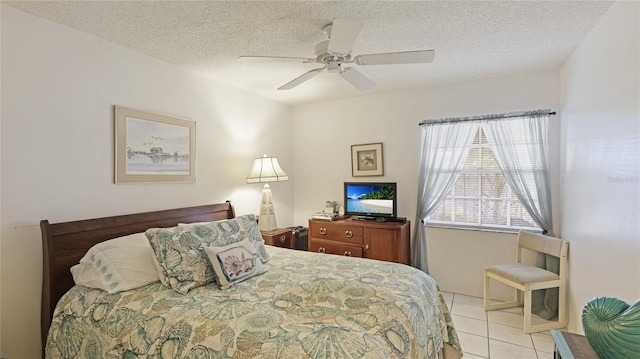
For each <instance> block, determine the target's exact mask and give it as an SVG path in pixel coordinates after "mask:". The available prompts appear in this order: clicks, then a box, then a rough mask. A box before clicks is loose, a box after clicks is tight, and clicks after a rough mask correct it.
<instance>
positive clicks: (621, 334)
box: [582, 297, 640, 359]
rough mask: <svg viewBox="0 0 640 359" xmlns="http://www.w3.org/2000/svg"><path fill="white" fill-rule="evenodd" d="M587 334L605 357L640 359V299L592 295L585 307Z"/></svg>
mask: <svg viewBox="0 0 640 359" xmlns="http://www.w3.org/2000/svg"><path fill="white" fill-rule="evenodd" d="M582 326H583V327H584V334H585V336H586V337H587V340H588V341H589V344H590V345H591V347H592V348H593V350H594V351H595V352H596V353H597V354H598V356H599V357H600V358H602V359H640V300H638V301H636V302H635V303H633V304H632V305H629V304H627V303H626V302H624V301H622V300H620V299H617V298H612V297H596V298H593V299H591V300H590V301H589V302H588V303H587V305H585V306H584V309H583V310H582Z"/></svg>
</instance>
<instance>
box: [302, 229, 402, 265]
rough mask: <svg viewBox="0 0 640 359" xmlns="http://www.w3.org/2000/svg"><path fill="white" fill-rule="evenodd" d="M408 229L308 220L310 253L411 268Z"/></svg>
mask: <svg viewBox="0 0 640 359" xmlns="http://www.w3.org/2000/svg"><path fill="white" fill-rule="evenodd" d="M410 227H411V224H410V222H409V221H406V222H405V223H396V222H375V221H371V222H369V221H353V220H351V219H344V220H338V221H322V220H314V219H310V220H309V251H311V252H318V253H325V254H336V255H344V256H351V257H363V258H370V259H378V260H383V261H388V262H396V263H402V264H410V243H409V239H410Z"/></svg>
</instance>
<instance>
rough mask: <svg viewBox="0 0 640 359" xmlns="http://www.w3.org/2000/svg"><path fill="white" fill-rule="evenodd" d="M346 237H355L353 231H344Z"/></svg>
mask: <svg viewBox="0 0 640 359" xmlns="http://www.w3.org/2000/svg"><path fill="white" fill-rule="evenodd" d="M344 236H345V237H347V238H351V237H353V232H351V231H344Z"/></svg>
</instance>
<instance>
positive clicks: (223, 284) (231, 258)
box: [204, 236, 267, 289]
mask: <svg viewBox="0 0 640 359" xmlns="http://www.w3.org/2000/svg"><path fill="white" fill-rule="evenodd" d="M204 252H205V253H206V254H207V257H208V258H209V261H210V262H211V265H212V267H213V272H214V273H215V277H216V282H218V285H219V286H220V288H221V289H227V288H229V287H231V286H232V285H234V284H235V283H238V282H242V281H243V280H245V279H248V278H251V277H253V276H256V275H258V274H262V273H264V272H266V271H267V269H266V268H265V267H264V266H263V265H262V261H261V260H260V256H259V255H258V252H257V251H256V248H255V247H254V246H253V244H252V243H251V241H250V240H249V238H247V237H246V236H245V238H244V239H243V240H242V241H240V242H235V243H232V244H229V245H226V246H224V247H204Z"/></svg>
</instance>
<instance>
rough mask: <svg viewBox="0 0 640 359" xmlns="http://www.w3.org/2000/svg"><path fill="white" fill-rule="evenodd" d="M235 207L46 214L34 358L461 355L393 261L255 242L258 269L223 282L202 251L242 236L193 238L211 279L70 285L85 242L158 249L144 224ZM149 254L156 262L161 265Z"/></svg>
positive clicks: (420, 291)
mask: <svg viewBox="0 0 640 359" xmlns="http://www.w3.org/2000/svg"><path fill="white" fill-rule="evenodd" d="M245 217H246V216H238V217H235V213H234V209H233V207H232V205H231V203H229V202H226V203H221V204H213V205H205V206H196V207H189V208H180V209H172V210H164V211H155V212H147V213H138V214H129V215H122V216H114V217H105V218H97V219H90V220H80V221H73V222H64V223H55V224H51V223H49V222H48V221H47V220H43V221H42V222H41V230H42V239H43V258H44V270H43V295H42V317H41V319H42V340H43V357H45V358H52V359H53V358H211V359H212V358H447V359H448V358H460V357H461V348H460V343H459V340H458V337H457V334H456V331H455V328H454V326H453V323H452V321H451V316H450V314H449V311H448V308H447V306H446V304H445V301H444V299H443V297H442V294H441V293H440V292H439V289H438V287H437V285H436V283H435V281H433V279H432V278H431V277H429V276H427V275H426V274H424V273H423V272H421V271H418V270H416V269H414V268H412V267H409V266H405V265H401V264H396V263H389V262H382V261H374V260H369V259H363V258H349V257H341V256H333V255H324V254H317V253H311V252H304V251H294V250H290V249H284V248H279V247H272V246H264V248H263V249H260V250H257V251H256V252H257V254H255V255H256V256H257V257H259V258H261V259H264V258H262V257H261V256H262V255H266V256H268V258H267V260H266V263H264V264H263V266H261V267H260V269H261V272H258V274H257V275H254V276H250V277H247V278H242V279H241V280H240V281H238V282H235V283H232V284H233V285H228V286H227V287H224V286H223V287H222V288H224V289H221V283H223V282H224V278H223V277H220V274H219V273H218V269H219V268H218V267H219V266H218V267H216V264H215V260H214V259H213V258H215V257H212V255H213V254H211V253H210V252H214V253H218V252H219V249H220V248H226V247H233V250H237V248H238V247H239V244H240V243H246V242H247V241H248V239H247V238H245V239H244V240H242V241H240V239H238V240H237V241H236V240H235V239H234V240H231V241H230V240H228V239H225V241H227V242H225V243H223V244H224V246H223V244H220V245H218V244H214V245H211V246H208V244H209V243H207V245H206V246H205V245H204V244H203V247H206V248H205V249H206V252H207V255H209V257H208V258H210V259H211V260H210V264H212V265H213V267H214V269H213V272H214V277H215V278H216V279H217V281H216V282H214V283H208V282H207V283H206V284H203V285H199V286H193V287H190V288H188V289H186V290H184V287H182V288H181V287H179V286H178V287H176V282H175V281H174V282H165V280H166V278H162V276H163V274H160V277H161V278H162V279H161V281H155V282H152V283H149V284H146V285H143V286H140V287H138V288H134V289H128V290H124V291H120V292H117V293H109V292H107V291H105V290H101V289H94V288H89V287H86V286H83V285H76V284H75V282H74V277H73V276H72V274H71V273H70V270H71V268H72V267H73V266H76V265H77V264H78V262H79V261H80V260H81V259H83V258H87V256H88V255H86V254H87V252H89V253H91V252H90V249H92V247H94V246H95V245H97V244H98V243H109V242H106V241H108V240H110V239H114V238H120V237H123V236H128V235H135V234H139V233H140V232H145V231H147V237H148V238H149V239H150V240H149V241H150V242H151V243H152V246H153V248H154V251H156V253H165V252H162V251H158V250H157V244H156V245H154V244H153V243H154V242H153V238H155V237H153V236H154V234H153V233H156V234H158V233H159V234H162V233H173V232H175V233H178V232H180V233H183V232H184V231H186V230H185V229H184V227H181V226H183V225H186V227H189V228H191V227H190V226H193V228H200V229H201V228H202V227H201V226H203V225H205V226H212V225H213V224H215V225H217V226H221V223H222V224H225V225H227V226H228V224H227V223H238V222H233V221H239V219H240V218H245ZM246 218H252V217H246ZM246 218H245V219H246ZM202 222H205V224H202ZM189 223H196V224H193V225H187V224H189ZM212 223H213V224H212ZM248 223H250V222H248ZM253 224H255V221H253ZM246 225H247V226H250V224H246ZM241 227H242V226H241ZM220 228H222V227H220ZM256 230H257V226H256ZM154 231H155V232H154ZM170 231H173V232H170ZM190 231H196V229H190ZM149 233H151V234H149ZM198 233H199V232H198ZM238 233H240V234H239V236H240V237H242V236H245V237H251V236H253V234H252V232H251V231H247V232H243V231H242V230H240V231H239V232H238ZM257 233H258V235H259V232H257ZM159 234H158V236H159ZM158 238H159V237H158ZM260 241H261V239H260ZM110 242H113V241H110ZM228 243H231V244H228ZM190 245H191V244H190ZM249 247H251V248H253V246H249ZM257 247H258V245H256V248H257ZM212 248H214V249H212ZM247 248H248V247H247ZM192 252H193V251H192ZM223 252H224V251H223ZM234 253H236V252H234ZM243 253H244V252H243ZM218 255H220V253H218ZM158 258H159V259H154V261H155V264H156V265H159V266H160V267H159V268H163V267H162V266H163V263H164V262H163V258H162V257H158ZM219 258H222V257H219ZM243 261H244V262H247V261H249V260H248V259H245V258H244V257H243ZM263 261H264V260H263ZM183 262H184V263H186V260H185V261H183ZM256 262H258V261H256ZM189 263H191V262H189ZM220 263H222V260H220ZM193 267H194V268H197V265H194V266H193ZM249 267H251V265H249V266H248V267H247V268H249ZM256 267H257V266H254V267H253V269H255V268H256ZM176 268H177V267H176ZM234 268H235V267H234ZM243 269H245V268H244V267H243ZM158 270H159V271H160V272H161V270H160V269H158ZM209 271H210V270H209ZM169 272H170V275H175V276H178V274H174V272H173V271H169ZM175 272H178V271H175ZM200 272H205V270H204V269H203V270H201V271H200ZM164 274H166V273H164ZM216 274H217V275H218V276H217V277H216ZM181 278H182V277H181ZM228 278H229V277H227V279H228ZM188 279H189V280H191V279H193V278H191V277H189V278H188ZM163 283H164V284H163ZM179 284H180V283H179ZM167 285H169V287H167ZM176 288H177V289H180V290H176ZM181 291H182V292H184V293H181Z"/></svg>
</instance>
